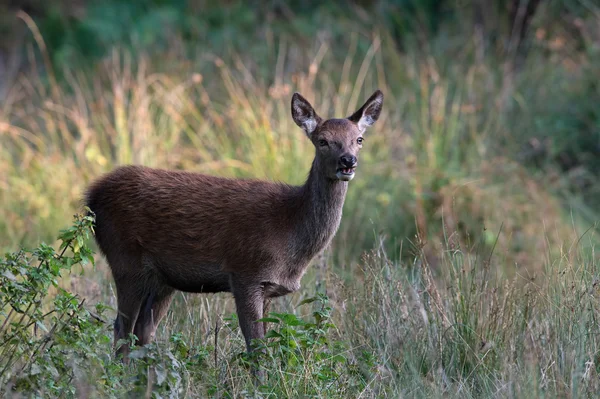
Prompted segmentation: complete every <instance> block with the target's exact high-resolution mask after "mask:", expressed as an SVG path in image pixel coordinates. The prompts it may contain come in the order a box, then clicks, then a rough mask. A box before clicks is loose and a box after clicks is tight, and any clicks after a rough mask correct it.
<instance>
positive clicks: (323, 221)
mask: <svg viewBox="0 0 600 399" xmlns="http://www.w3.org/2000/svg"><path fill="white" fill-rule="evenodd" d="M347 190H348V182H345V181H340V180H332V179H329V178H328V177H327V176H325V175H324V174H323V173H322V172H321V167H320V165H319V161H318V159H316V158H315V160H314V161H313V164H312V167H311V169H310V173H309V175H308V179H307V181H306V183H305V184H304V185H303V186H301V187H300V190H299V198H298V199H299V203H298V207H297V210H298V212H296V217H297V218H298V220H297V223H298V224H299V225H300V226H301V228H300V229H298V230H297V231H298V234H299V235H300V236H299V237H298V241H299V242H300V243H302V244H301V245H302V246H303V247H304V249H306V250H307V251H306V252H307V253H308V254H310V255H311V257H312V256H314V255H316V254H317V253H318V252H320V251H321V250H323V249H324V248H325V247H326V246H327V245H328V244H329V242H330V241H331V239H332V238H333V236H334V235H335V232H336V231H337V229H338V227H339V225H340V221H341V218H342V207H343V205H344V200H345V199H346V191H347Z"/></svg>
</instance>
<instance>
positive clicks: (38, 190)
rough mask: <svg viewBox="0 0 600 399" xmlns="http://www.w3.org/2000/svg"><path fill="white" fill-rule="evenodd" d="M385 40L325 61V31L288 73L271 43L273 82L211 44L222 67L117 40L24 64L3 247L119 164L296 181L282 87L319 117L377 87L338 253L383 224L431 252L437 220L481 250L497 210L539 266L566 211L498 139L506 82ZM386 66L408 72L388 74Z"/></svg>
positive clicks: (10, 109)
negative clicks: (55, 67) (156, 59)
mask: <svg viewBox="0 0 600 399" xmlns="http://www.w3.org/2000/svg"><path fill="white" fill-rule="evenodd" d="M40 40H41V39H40ZM390 45H391V44H390V42H389V40H388V41H386V40H382V39H380V38H379V37H375V39H374V41H373V42H372V45H371V47H370V48H369V49H368V50H367V52H366V54H365V55H364V58H357V56H356V55H354V51H352V49H350V50H351V51H350V52H349V55H348V56H347V57H346V58H345V59H344V60H343V62H342V63H341V73H335V72H334V71H335V70H336V68H337V69H338V70H339V68H340V67H339V65H340V63H339V62H338V60H337V59H336V57H335V54H333V53H330V52H329V50H328V48H329V45H328V44H327V43H325V44H322V45H321V46H320V48H319V49H318V51H317V53H316V55H315V56H314V58H313V59H311V60H310V62H308V64H307V65H306V71H307V72H303V73H295V74H293V75H288V74H286V73H285V72H284V70H285V69H286V68H285V65H286V62H287V59H286V54H287V53H286V48H285V47H281V48H280V49H279V50H278V51H279V55H280V61H279V65H278V66H277V68H276V71H279V72H278V75H276V76H275V77H274V79H273V82H272V84H266V83H264V82H260V81H257V80H255V79H254V78H253V76H252V75H251V74H250V72H249V71H248V69H247V68H246V67H245V65H244V64H242V63H241V61H239V60H238V61H237V62H234V64H235V65H233V66H228V65H227V64H225V63H224V61H223V60H221V59H219V58H216V59H214V60H213V61H211V64H210V67H209V66H207V67H206V68H207V70H211V69H212V68H216V71H217V74H216V75H214V74H213V75H208V76H204V75H203V74H202V70H196V69H195V68H189V69H186V68H182V70H180V71H179V72H178V73H177V74H176V75H171V74H168V73H164V72H162V73H161V72H155V71H153V67H152V65H151V64H150V63H149V61H148V59H147V58H143V57H142V58H140V59H135V60H134V59H132V58H131V57H130V56H129V55H128V54H127V53H126V52H120V51H116V50H115V52H114V53H113V55H112V56H111V57H109V58H108V59H106V61H105V62H104V63H102V64H101V65H98V66H97V69H96V71H95V73H94V74H91V75H90V74H87V73H82V72H79V71H71V70H65V71H64V75H65V79H66V84H65V85H58V84H57V83H56V82H55V81H54V80H52V79H51V80H50V84H49V85H47V84H46V83H44V82H43V81H42V80H41V78H39V77H36V75H23V76H22V77H21V79H19V81H17V82H16V83H15V84H14V86H13V87H12V89H11V90H10V91H9V96H8V98H7V100H6V101H5V102H4V103H3V106H2V111H1V118H2V123H1V124H0V138H1V140H2V143H3V145H2V149H1V150H0V171H1V172H2V173H1V175H2V176H3V177H2V180H1V183H2V188H3V189H2V191H0V196H1V197H2V198H1V199H2V202H3V204H5V206H3V207H2V209H1V210H0V220H1V221H2V222H0V229H1V230H0V231H1V232H2V234H0V237H1V240H2V241H1V243H2V247H3V248H9V247H14V246H15V245H22V244H25V245H26V244H28V243H32V242H35V241H36V240H37V239H45V240H48V239H49V238H50V237H52V234H53V232H54V230H55V228H56V226H60V225H61V224H64V220H66V218H67V216H68V215H70V214H71V213H73V211H74V210H76V209H78V207H79V206H80V205H79V204H80V198H81V197H82V193H83V191H84V189H85V187H86V185H87V184H89V182H90V181H91V180H92V179H93V178H95V177H97V176H99V175H100V174H102V173H103V172H106V171H108V170H111V169H112V168H114V167H115V166H116V165H122V164H129V163H135V164H144V165H148V166H153V167H163V168H183V169H186V170H192V171H197V172H202V173H210V174H218V175H225V176H235V177H253V178H265V179H272V180H279V181H285V182H289V183H292V184H300V183H302V182H303V180H304V179H305V177H306V174H307V171H308V169H309V165H310V162H311V160H312V158H313V155H314V154H313V151H314V150H313V148H312V147H311V145H310V143H309V142H308V141H307V140H306V139H305V138H304V137H303V136H302V134H301V131H299V130H298V129H297V128H296V126H295V125H294V124H293V123H292V121H291V118H290V117H289V109H288V108H289V104H288V102H289V97H290V95H291V93H292V91H296V90H297V91H300V92H302V93H303V94H304V95H306V96H307V97H308V98H309V99H310V100H311V101H312V102H313V103H314V104H316V106H317V111H318V112H319V113H320V114H321V115H322V116H324V117H333V116H338V117H339V116H344V115H349V114H350V113H351V112H352V111H353V110H354V109H356V108H357V107H358V106H359V105H360V102H361V101H362V100H364V98H365V96H367V95H368V94H370V92H372V91H373V90H374V89H375V88H377V87H379V88H381V89H382V90H383V91H384V92H385V93H386V111H385V113H384V115H383V116H382V119H381V121H380V122H378V125H377V128H376V129H375V130H373V131H372V132H370V133H369V135H368V136H367V137H366V140H367V144H366V148H365V150H364V151H363V153H362V154H361V168H360V170H359V174H358V178H357V179H356V180H355V181H353V182H352V187H351V190H350V193H349V198H348V201H347V203H346V205H345V209H344V221H343V223H342V226H341V229H340V231H339V233H338V236H337V238H336V242H335V244H334V246H333V248H334V253H333V254H334V257H335V259H336V260H337V261H338V262H339V263H341V264H349V263H351V262H353V261H354V260H355V259H356V258H357V256H358V255H359V254H360V253H361V252H362V251H363V250H365V249H368V248H371V247H372V246H373V245H374V244H375V243H376V237H377V236H378V235H380V234H381V233H383V235H384V236H386V237H388V238H387V239H386V241H385V245H386V248H387V249H388V250H389V252H390V254H391V256H392V257H393V258H397V257H398V256H400V255H401V256H406V255H410V247H411V246H410V245H404V246H403V244H402V243H401V241H402V240H404V239H405V238H407V239H409V240H411V241H414V240H415V239H416V237H419V239H422V240H425V237H427V238H426V240H427V241H429V242H430V244H431V246H432V248H433V249H432V251H433V252H437V250H438V249H439V248H440V244H441V243H442V242H443V240H444V237H443V228H442V227H443V224H444V223H445V224H447V226H446V228H448V229H450V230H452V231H457V232H458V235H457V236H456V237H455V238H456V239H459V240H462V241H463V242H475V241H476V240H477V239H478V237H479V236H480V235H481V234H484V235H485V237H486V240H485V245H486V246H487V247H488V250H489V249H491V243H492V240H493V238H494V234H493V233H490V232H491V231H497V230H498V229H499V228H500V226H501V225H502V226H503V229H504V232H505V233H506V234H505V235H504V236H503V237H505V238H503V239H502V242H501V243H500V248H502V249H506V254H507V256H510V257H512V258H513V260H514V261H515V262H516V263H519V267H521V266H524V267H533V268H538V269H539V263H537V262H536V261H535V256H536V254H537V253H538V251H539V250H540V249H544V250H545V249H549V250H555V249H556V248H558V246H559V245H560V243H562V242H564V241H565V237H566V234H570V232H571V226H570V221H569V220H568V219H565V217H564V215H563V211H562V208H561V204H560V202H559V201H557V200H554V199H553V198H552V195H549V193H548V191H547V190H546V187H545V186H544V184H540V183H538V182H537V181H535V180H534V179H533V178H532V177H529V173H528V172H527V170H525V169H524V168H523V167H522V166H520V165H519V164H517V163H516V162H515V161H514V160H513V159H512V158H511V157H510V154H508V153H506V152H505V151H503V150H502V147H501V146H500V143H499V138H501V137H505V136H506V135H507V134H508V132H509V131H510V129H511V126H510V121H506V120H504V119H503V118H506V117H508V115H509V114H508V110H507V108H506V106H505V105H503V104H502V103H501V102H498V101H495V100H493V99H491V98H490V95H491V94H493V93H495V92H497V91H501V90H502V84H503V83H502V81H500V82H499V83H498V82H496V81H495V77H496V73H495V71H494V70H489V69H488V67H489V66H488V65H486V64H477V63H474V64H472V65H467V66H464V67H461V68H458V67H453V68H452V69H451V70H449V71H448V72H445V73H444V72H443V71H441V70H440V69H439V65H438V64H437V63H436V62H435V58H432V59H431V60H428V61H424V62H420V63H415V62H414V61H412V60H409V58H410V57H409V56H408V55H405V54H402V53H399V52H397V51H394V50H393V49H392V48H391V47H390ZM384 50H385V52H384ZM433 56H435V54H433V55H432V57H433ZM464 57H465V58H464V60H469V59H470V58H469V55H468V54H465V56H464ZM390 59H393V60H392V61H393V62H392V61H390ZM173 62H181V63H183V62H184V60H177V59H175V60H173ZM402 64H405V65H406V66H405V67H402V68H401V69H391V70H388V68H390V65H391V66H393V65H402ZM182 65H185V64H182ZM461 71H463V72H464V71H466V74H465V75H464V76H460V75H459V74H460V73H461ZM531 73H532V74H534V73H535V71H531ZM391 77H393V80H395V81H397V82H405V85H403V86H402V87H400V88H398V89H393V88H392V86H391V85H389V84H388V83H387V82H388V80H389V79H390V78H391ZM53 82H54V83H53ZM499 84H500V86H499ZM507 182H509V183H508V184H507ZM576 217H577V215H576ZM578 223H579V222H578ZM545 226H551V227H552V229H553V230H554V231H555V234H553V235H552V237H551V238H550V242H547V240H546V239H544V238H542V237H541V236H540V234H539V232H541V231H543V230H544V228H545ZM482 232H483V233H482ZM515 238H516V239H515ZM509 247H510V250H509ZM401 252H402V253H401ZM432 262H434V263H435V261H434V260H432Z"/></svg>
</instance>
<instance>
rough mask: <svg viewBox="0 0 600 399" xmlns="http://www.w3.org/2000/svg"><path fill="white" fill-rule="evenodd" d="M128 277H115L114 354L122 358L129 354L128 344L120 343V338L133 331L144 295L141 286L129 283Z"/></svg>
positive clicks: (124, 337) (124, 358)
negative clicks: (116, 311)
mask: <svg viewBox="0 0 600 399" xmlns="http://www.w3.org/2000/svg"><path fill="white" fill-rule="evenodd" d="M130 282H131V280H130V279H115V285H116V287H117V303H118V314H117V318H116V320H115V326H114V327H115V342H114V344H115V349H116V355H117V356H119V355H122V357H123V360H124V361H126V357H127V355H128V354H129V345H127V344H124V345H120V344H119V343H118V342H119V340H121V339H127V338H128V337H129V334H131V333H132V332H133V327H134V326H135V322H136V320H137V318H138V314H139V312H140V308H141V306H142V302H143V301H144V295H143V291H142V289H141V287H135V286H132V285H131V283H130Z"/></svg>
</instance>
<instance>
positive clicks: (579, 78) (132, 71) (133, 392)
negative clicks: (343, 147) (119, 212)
mask: <svg viewBox="0 0 600 399" xmlns="http://www.w3.org/2000/svg"><path fill="white" fill-rule="evenodd" d="M16 3H18V2H16ZM49 3H51V4H53V3H56V4H54V5H52V6H45V5H43V4H44V3H43V2H39V4H38V2H35V1H31V2H23V4H22V6H23V9H26V10H27V11H28V12H23V11H21V12H18V11H17V9H6V10H4V11H5V13H4V14H3V15H9V16H10V17H6V18H5V19H1V20H0V30H2V31H7V32H11V35H5V36H4V37H6V38H7V39H4V41H0V66H2V67H5V68H4V69H3V68H0V80H2V82H1V84H0V250H1V251H2V252H3V253H6V255H5V256H4V257H3V258H0V343H1V344H0V393H2V394H3V395H6V396H12V395H14V396H16V397H20V395H22V396H24V397H29V396H32V397H123V396H127V395H129V396H131V397H207V396H208V397H236V398H237V397H246V396H248V397H273V398H275V397H323V398H330V397H456V398H469V397H477V398H479V397H493V398H496V397H499V398H504V397H510V398H513V397H532V396H533V397H590V396H593V395H594V394H595V393H597V392H598V391H599V390H600V376H599V374H598V372H599V371H600V363H599V362H600V336H599V331H600V329H599V328H600V325H599V320H598V315H599V313H598V311H599V310H600V309H599V308H600V302H599V301H598V299H599V297H600V284H599V281H600V280H599V278H600V277H599V275H600V263H599V262H600V259H599V257H598V255H597V254H596V251H595V248H596V246H597V245H598V243H599V241H600V238H599V237H598V229H599V226H598V221H599V220H600V217H599V214H600V183H599V182H600V107H598V104H600V86H599V85H598V76H600V7H598V6H597V5H595V4H593V3H592V2H588V1H586V0H580V1H577V0H571V1H569V0H563V1H557V0H548V1H546V2H539V5H538V2H536V1H532V0H530V1H529V2H527V1H521V2H519V1H511V2H508V3H510V4H512V5H513V6H515V7H516V9H515V10H514V11H511V9H508V8H507V7H504V6H502V5H501V4H503V3H505V2H499V1H498V2H490V5H489V7H484V6H483V5H482V4H483V3H480V2H453V1H448V0H446V1H440V2H433V1H423V2H418V1H411V0H398V1H390V2H384V1H356V2H352V3H350V4H351V5H350V6H347V5H346V3H345V2H336V1H334V2H330V3H327V4H322V5H320V6H315V5H312V6H309V5H307V4H304V3H302V2H291V3H290V4H289V5H285V3H281V2H276V1H272V2H266V3H260V4H262V5H260V6H259V3H256V4H255V6H256V7H255V9H253V8H252V7H250V6H249V5H247V4H246V3H244V2H238V1H226V2H225V3H227V5H228V7H227V8H221V7H219V6H218V5H219V3H217V2H213V1H206V2H199V3H198V5H192V4H191V3H193V2H190V4H188V3H187V2H184V1H176V2H172V3H169V2H163V1H159V0H148V1H140V2H131V4H129V5H127V4H125V5H124V4H122V3H121V2H118V1H116V0H115V1H112V0H111V1H106V2H103V3H99V2H93V1H90V2H86V1H73V2H71V3H69V5H66V3H65V2H49ZM200 3H201V4H200ZM533 4H536V5H537V7H531V5H533ZM36 7H37V8H36ZM261 7H262V8H261ZM0 12H2V11H1V10H0ZM514 12H516V14H514ZM514 15H516V17H515V16H514ZM530 16H531V19H529V17H530ZM157 26H160V27H161V29H157V28H156V27H157ZM5 54H9V55H11V57H13V58H8V59H13V60H16V61H14V62H12V64H11V63H10V62H6V63H5V64H2V62H4V61H3V60H4V59H5V58H3V55H5ZM11 65H13V67H12V68H9V66H11ZM3 71H4V72H3ZM377 88H379V89H381V90H382V91H383V92H384V93H385V103H384V109H383V113H382V116H381V118H380V120H379V121H378V122H377V123H376V124H375V125H374V126H373V127H372V128H371V129H370V130H369V131H368V133H367V134H366V135H365V145H364V148H363V150H362V152H361V158H360V168H359V171H358V173H357V177H356V178H355V179H354V180H353V181H352V182H351V183H350V186H349V192H348V198H347V200H346V203H345V205H344V215H343V218H342V224H341V226H340V229H339V231H338V233H337V235H336V238H335V239H334V242H333V243H332V245H331V247H330V248H329V249H327V250H326V251H325V253H324V254H323V255H321V256H320V257H319V258H318V259H316V260H315V261H314V262H313V265H312V266H311V268H310V269H309V272H308V273H307V275H306V276H305V277H304V279H303V281H302V289H301V290H300V291H299V292H297V293H294V294H293V295H289V296H287V297H284V298H281V299H278V300H277V301H276V302H275V303H274V306H273V309H272V312H273V313H272V314H271V315H270V316H269V320H270V324H269V328H270V330H271V331H270V333H269V334H268V338H267V339H266V340H265V341H264V342H262V343H260V345H263V346H264V348H265V351H264V353H260V354H258V355H254V356H255V357H258V359H255V358H253V357H252V356H249V355H246V354H244V348H245V346H244V343H243V338H242V336H241V333H240V331H239V328H238V327H237V318H236V315H235V308H234V303H233V299H232V297H231V295H230V294H228V295H226V294H217V295H212V294H211V295H191V294H177V296H176V298H175V300H174V302H173V304H172V306H171V310H170V311H169V314H168V316H167V317H166V319H165V320H164V321H163V323H162V324H161V326H160V328H159V331H158V333H157V339H156V342H155V343H154V344H152V345H149V346H147V347H144V348H142V349H138V350H136V351H135V352H133V357H134V359H133V360H132V362H131V363H130V364H129V365H123V364H122V363H121V362H119V361H116V360H115V359H114V358H113V354H112V352H113V350H112V345H113V342H112V334H113V332H112V320H113V319H114V316H115V307H116V298H115V293H114V284H113V282H112V279H111V276H110V271H109V269H108V266H107V264H106V261H105V260H104V259H103V258H102V256H100V255H99V254H94V252H95V251H96V250H97V248H96V246H95V244H94V242H93V239H92V236H91V235H92V234H93V232H92V223H93V221H92V219H91V218H90V217H87V216H82V215H83V214H84V209H83V207H82V202H81V199H82V196H83V193H84V192H85V189H86V187H87V186H88V184H90V182H91V181H93V180H94V179H95V178H97V177H99V176H100V175H102V174H103V173H105V172H108V171H110V170H112V169H113V168H115V167H116V166H117V165H124V164H142V165H147V166H152V167H160V168H171V169H185V170H190V171H196V172H201V173H207V174H214V175H221V176H229V177H240V178H248V177H253V178H261V179H268V180H276V181H283V182H287V183H292V184H302V183H303V181H304V179H305V178H306V176H307V173H308V170H309V168H310V164H311V162H312V159H313V156H314V148H313V146H312V144H311V143H310V142H309V141H308V140H307V139H306V137H305V135H304V133H303V132H302V130H301V129H299V128H298V127H297V126H296V125H295V124H294V122H293V120H292V118H291V115H290V110H289V109H290V106H289V104H290V99H291V95H292V93H293V92H295V91H298V92H300V93H302V95H303V96H305V97H306V98H307V99H309V100H310V101H311V103H312V104H313V105H315V107H316V109H317V112H318V113H319V114H320V115H322V116H324V117H334V116H335V117H342V116H348V115H350V114H351V113H352V112H353V111H354V110H355V109H357V108H358V107H359V106H360V105H361V104H362V103H363V102H364V101H365V100H366V98H367V97H368V96H369V95H370V94H371V93H372V92H373V91H374V90H375V89H377ZM73 215H77V216H75V217H73ZM21 248H23V249H21ZM256 361H258V364H260V366H261V367H263V368H264V369H265V370H266V372H267V375H268V378H267V379H266V380H265V381H263V383H262V384H255V383H254V382H253V380H252V377H251V374H250V372H249V368H250V364H252V363H253V362H256ZM36 395H37V396H36Z"/></svg>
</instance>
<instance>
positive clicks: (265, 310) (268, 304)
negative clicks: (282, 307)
mask: <svg viewBox="0 0 600 399" xmlns="http://www.w3.org/2000/svg"><path fill="white" fill-rule="evenodd" d="M272 300H273V299H272V298H267V297H265V299H264V301H263V317H266V316H267V315H268V313H269V309H270V308H271V301H272ZM263 327H264V328H263V331H264V334H265V335H267V323H263Z"/></svg>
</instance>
